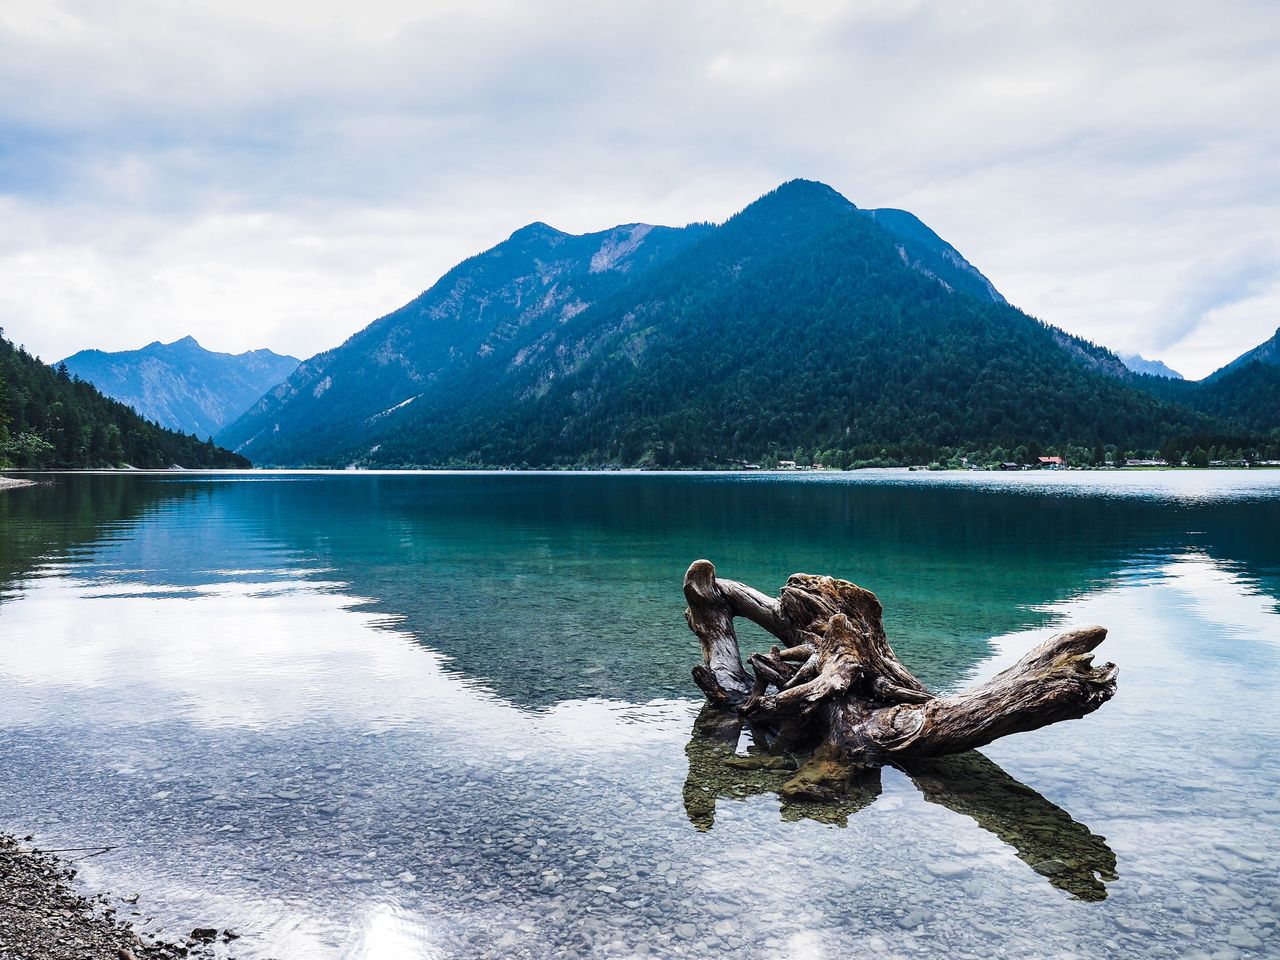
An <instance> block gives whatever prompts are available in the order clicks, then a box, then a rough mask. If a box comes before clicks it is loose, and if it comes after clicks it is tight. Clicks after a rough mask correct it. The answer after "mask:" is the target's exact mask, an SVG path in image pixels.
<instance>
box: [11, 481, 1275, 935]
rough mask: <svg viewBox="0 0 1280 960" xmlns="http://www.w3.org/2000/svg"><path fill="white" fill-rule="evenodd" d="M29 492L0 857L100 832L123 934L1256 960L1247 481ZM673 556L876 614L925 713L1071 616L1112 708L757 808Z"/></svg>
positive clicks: (1265, 609)
mask: <svg viewBox="0 0 1280 960" xmlns="http://www.w3.org/2000/svg"><path fill="white" fill-rule="evenodd" d="M45 479H51V480H53V483H52V484H49V485H42V486H38V487H31V488H25V489H20V490H12V491H7V492H5V493H3V494H0V724H2V728H0V729H2V730H3V736H2V737H0V829H11V830H14V831H16V832H18V833H20V834H25V833H32V834H34V835H35V836H36V838H37V842H39V843H40V844H41V845H43V846H46V847H59V848H61V847H92V846H94V845H103V846H108V847H110V849H109V850H106V852H103V853H101V854H99V855H96V856H87V857H85V853H84V852H82V853H79V854H70V855H71V856H73V857H75V856H80V857H85V858H84V859H83V860H81V861H79V863H78V865H79V866H80V867H81V869H82V873H81V877H82V880H83V881H84V882H85V883H86V885H87V886H88V887H89V888H90V889H92V890H110V891H111V892H112V893H113V894H115V895H117V896H126V895H132V894H138V896H139V899H138V901H137V905H136V906H132V905H130V904H128V903H123V902H118V907H119V909H120V911H121V913H122V915H124V916H128V915H129V914H130V913H131V912H133V911H136V912H137V913H138V916H136V917H134V919H136V920H137V921H139V923H141V924H143V925H144V926H145V928H146V929H165V930H167V931H169V932H170V933H172V934H182V933H186V932H187V931H189V930H190V929H191V928H192V927H195V926H213V925H216V926H218V927H224V926H226V927H233V928H235V929H236V930H237V931H238V932H239V933H240V934H242V939H241V940H239V941H237V942H236V944H235V951H234V952H235V954H236V955H237V956H241V957H268V956H270V957H277V958H280V960H292V958H329V957H367V958H377V960H400V958H418V957H468V958H469V957H488V956H492V957H536V958H542V957H550V956H565V957H571V956H581V957H590V956H605V957H633V956H651V957H665V956H689V957H716V956H734V957H761V958H810V957H812V958H821V957H828V956H837V955H843V956H886V957H891V956H948V957H991V956H1009V957H1039V956H1045V957H1058V956H1064V957H1065V956H1078V955H1084V956H1151V957H1157V956H1163V957H1189V956H1197V955H1201V956H1214V957H1219V958H1229V957H1236V956H1261V955H1264V954H1265V953H1267V952H1268V951H1274V950H1275V949H1276V946H1275V945H1276V943H1277V942H1280V936H1278V935H1277V931H1276V923H1277V918H1278V917H1280V870H1277V861H1278V858H1280V754H1278V752H1277V751H1276V749H1275V744H1276V738H1277V736H1280V698H1278V697H1277V689H1278V687H1277V681H1278V680H1280V603H1278V599H1277V598H1280V471H1190V470H1184V471H1163V472H1133V473H1123V472H1115V473H1104V472H1098V473H1063V474H1044V473H1036V474H1014V475H1005V474H990V473H984V474H960V473H936V474H927V473H907V472H902V471H898V472H879V471H876V472H859V473H848V474H825V473H823V474H817V473H815V474H803V475H781V476H780V475H768V474H742V475H716V474H627V473H623V474H538V473H527V474H526V473H522V474H511V473H507V474H448V473H429V474H363V473H361V474H356V473H347V474H341V473H339V474H322V473H321V474H315V473H244V474H225V473H217V474H195V473H176V472H175V473H163V474H120V473H114V474H98V475H53V476H50V477H46V478H45ZM699 557H707V558H708V559H711V560H712V561H714V562H715V564H716V566H717V569H718V571H719V573H720V574H721V575H722V576H726V577H732V578H734V579H738V580H743V581H745V582H747V583H750V584H752V585H753V586H756V587H758V588H760V589H762V590H764V591H765V592H767V593H770V594H776V592H777V590H778V588H779V587H780V586H781V585H782V583H783V581H784V580H785V579H786V577H787V576H788V575H789V574H791V573H793V572H797V571H804V572H812V573H830V574H832V575H836V576H840V577H844V578H846V579H850V580H853V581H854V582H856V583H859V584H861V585H862V586H865V587H868V588H869V589H871V590H874V591H875V592H876V593H877V594H878V595H879V597H880V599H881V601H882V602H883V604H884V607H885V622H886V628H887V630H888V633H889V637H890V640H891V642H892V643H893V644H894V647H895V649H896V651H897V653H898V655H899V656H900V658H901V659H902V660H903V662H904V663H906V664H907V665H908V666H910V667H911V668H913V669H914V670H915V672H916V673H917V674H918V675H919V676H920V677H921V679H923V680H924V681H925V682H926V683H928V684H930V685H931V686H932V687H933V688H935V689H937V690H942V691H948V690H953V689H957V688H959V687H962V686H964V685H966V684H967V683H969V682H971V681H972V680H974V679H976V678H979V677H982V676H986V675H989V674H990V673H992V672H994V671H995V670H997V669H999V668H1000V667H1001V666H1003V665H1007V664H1008V663H1011V662H1012V661H1013V660H1015V659H1017V657H1019V656H1020V655H1021V654H1022V653H1023V652H1025V651H1026V650H1027V649H1029V648H1030V647H1031V646H1032V645H1034V644H1035V643H1037V642H1039V641H1040V640H1042V639H1044V638H1045V637H1047V636H1049V635H1050V634H1052V633H1053V632H1056V631H1057V630H1060V629H1063V628H1065V627H1066V626H1068V625H1072V624H1088V623H1100V624H1103V625H1105V626H1107V627H1108V628H1109V630H1110V635H1109V637H1108V639H1107V640H1106V642H1105V643H1104V644H1103V645H1102V646H1101V647H1100V648H1099V650H1098V651H1097V654H1098V659H1099V661H1102V660H1111V661H1114V662H1115V663H1117V664H1118V665H1119V667H1120V677H1119V685H1118V692H1117V694H1116V696H1115V698H1114V700H1112V701H1111V702H1110V703H1107V704H1105V705H1104V706H1103V707H1102V709H1101V710H1099V711H1098V712H1097V713H1094V714H1091V715H1090V716H1088V717H1085V718H1084V719H1082V720H1079V721H1073V722H1069V723H1061V724H1057V725H1054V726H1051V727H1047V728H1044V729H1042V730H1039V731H1034V732H1031V733H1025V734H1019V735H1017V736H1014V737H1010V738H1006V739H1003V740H1000V741H998V742H997V743H995V744H993V745H992V746H990V747H987V748H985V749H984V750H983V751H982V755H972V754H971V755H968V756H966V757H962V758H959V759H958V760H956V761H954V762H952V764H951V767H950V768H949V769H948V770H945V771H943V772H942V773H941V774H939V775H938V776H936V777H928V776H923V775H917V776H915V777H914V778H913V777H910V776H908V775H907V774H905V773H903V772H901V771H898V770H896V769H893V768H887V769H885V770H884V771H882V773H881V775H880V778H879V781H878V783H876V784H875V785H874V787H872V788H869V790H868V793H867V795H866V796H865V797H863V798H862V799H861V800H860V801H858V802H856V803H855V802H852V801H850V802H844V803H839V804H814V803H807V804H806V803H800V802H791V803H785V804H784V803H782V802H781V801H780V800H779V798H778V796H777V795H776V793H775V792H773V791H774V790H776V787H777V786H778V785H780V783H781V782H782V780H783V779H785V777H784V776H780V775H778V774H774V773H769V772H766V771H735V770H733V769H732V768H729V767H727V766H725V764H724V763H723V760H724V759H725V758H726V757H728V756H730V755H731V754H732V753H733V752H734V751H735V749H736V750H738V751H741V750H743V749H744V748H745V739H746V738H745V735H743V738H742V739H741V740H737V738H735V737H730V738H729V739H727V740H726V739H725V738H724V737H717V736H714V735H711V734H708V732H707V728H708V725H707V724H706V723H705V722H703V723H700V722H699V714H700V708H701V697H700V695H699V693H698V691H697V690H696V688H695V687H694V686H693V684H692V681H691V680H690V677H689V668H690V667H692V666H693V665H694V664H696V663H697V662H699V656H698V646H697V642H696V640H695V639H694V638H693V636H692V635H691V634H690V633H689V631H688V630H687V628H686V626H685V624H684V621H683V616H682V613H683V609H684V599H683V596H682V594H681V580H682V577H683V574H684V571H685V569H686V567H687V566H688V565H689V563H690V561H692V560H694V559H697V558H699ZM740 632H741V634H742V636H743V638H744V641H745V642H746V643H747V644H748V645H755V646H758V647H764V646H766V645H767V640H766V638H765V637H764V635H763V634H762V633H761V632H760V631H758V630H756V629H755V628H753V627H752V628H750V629H748V628H747V627H742V629H741V631H740ZM735 740H737V742H735ZM89 852H91V851H89Z"/></svg>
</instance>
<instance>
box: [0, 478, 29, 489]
mask: <svg viewBox="0 0 1280 960" xmlns="http://www.w3.org/2000/svg"><path fill="white" fill-rule="evenodd" d="M32 486H35V481H34V480H15V479H13V477H0V490H16V489H18V487H32Z"/></svg>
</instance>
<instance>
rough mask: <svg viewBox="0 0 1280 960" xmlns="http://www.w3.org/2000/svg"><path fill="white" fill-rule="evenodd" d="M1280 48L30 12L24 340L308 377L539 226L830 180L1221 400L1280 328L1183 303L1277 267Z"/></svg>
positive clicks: (1031, 32)
mask: <svg viewBox="0 0 1280 960" xmlns="http://www.w3.org/2000/svg"><path fill="white" fill-rule="evenodd" d="M1278 41H1280V9H1277V8H1275V7H1274V5H1270V4H1267V3H1264V2H1231V3H1226V4H1221V5H1218V6H1216V7H1215V8H1213V9H1210V8H1209V7H1206V6H1204V5H1201V4H1189V3H1187V4H1178V3H1172V4H1170V3H1150V2H1148V3H1136V4H1114V3H1100V2H1097V3H1085V4H1071V5H1067V4H1062V5H1052V6H1051V5H1046V4H1032V5H1027V4H1014V3H1011V2H1007V3H959V4H947V5H924V4H914V3H890V2H864V3H852V4H845V3H813V4H802V5H794V4H784V3H756V4H748V5H743V4H741V3H736V2H734V3H731V2H727V0H726V2H719V0H717V2H708V3H701V4H696V5H690V4H684V3H676V2H665V0H658V2H654V3H646V4H626V3H607V2H606V3H582V2H573V3H570V2H563V0H559V2H557V0H551V2H548V3H543V4H517V3H501V2H487V3H486V2H469V3H461V2H457V3H453V2H451V3H442V2H433V3H431V4H430V5H423V4H420V3H378V2H372V3H362V4H359V5H356V6H352V5H350V4H340V3H329V2H324V3H308V4H298V3H271V2H264V0H255V2H248V0H236V2H232V3H229V2H226V0H220V2H218V3H208V4H204V5H198V4H183V5H173V4H164V3H151V2H139V0H123V2H120V3H115V4H110V5H102V4H92V3H87V2H83V0H50V2H47V3H42V4H31V3H28V2H23V0H13V2H9V0H0V217H2V218H3V221H2V222H3V226H4V229H3V230H0V324H3V325H4V326H6V327H7V328H8V330H9V332H10V334H11V335H12V336H13V337H15V338H16V339H18V340H23V341H25V342H26V343H27V344H28V345H29V346H30V347H32V348H33V349H35V350H37V351H39V352H40V353H41V354H42V355H44V356H46V357H48V358H53V357H56V356H60V355H63V354H65V353H69V352H72V351H73V350H75V349H79V348H81V347H84V346H102V347H108V348H120V347H126V346H137V345H139V344H141V343H144V342H147V341H149V340H152V339H156V338H160V339H173V338H176V337H179V336H182V335H185V334H187V333H193V334H194V335H196V337H197V338H198V339H200V340H201V341H202V342H206V343H207V345H209V346H212V347H216V348H221V349H237V350H238V349H246V348H249V347H254V346H262V345H266V346H271V347H273V348H275V349H279V350H285V351H290V352H294V353H299V354H304V355H305V354H309V353H312V352H314V351H316V350H319V349H322V348H325V347H328V346H331V345H333V344H335V343H337V342H340V341H341V340H342V339H344V338H345V337H346V336H347V335H349V334H350V333H352V332H354V331H355V330H356V329H358V328H359V327H361V326H363V325H364V324H365V323H367V322H368V321H370V320H372V319H373V318H374V317H376V316H377V315H378V314H380V313H382V312H385V311H386V310H388V309H392V308H394V307H395V306H398V305H399V304H400V303H402V302H404V301H405V300H407V299H409V298H410V297H411V296H413V295H414V294H416V293H417V292H419V291H420V290H421V289H423V288H425V287H426V286H428V285H430V283H431V282H433V281H434V279H435V278H436V277H438V276H439V275H440V274H441V273H442V272H443V271H444V270H446V269H448V267H450V266H452V264H453V263H455V262H457V261H458V260H460V259H462V258H463V257H465V256H467V255H469V254H471V253H474V252H476V251H477V250H479V249H482V248H483V247H485V246H487V245H489V244H491V243H493V242H496V241H497V240H499V239H501V238H502V237H504V236H506V235H507V234H508V233H510V231H511V230H513V229H514V228H516V227H518V226H520V225H521V224H523V223H526V222H528V221H531V220H535V219H540V220H546V221H548V222H551V223H553V224H555V225H557V226H559V227H561V228H563V229H569V230H588V229H598V228H602V227H605V226H610V225H612V224H615V223H620V222H627V221H633V220H646V221H651V222H667V223H682V222H687V221H689V220H694V219H719V218H722V217H724V216H726V215H728V214H730V213H732V212H733V211H734V210H736V209H738V208H739V207H741V206H743V205H744V204H745V203H747V202H748V201H750V200H751V199H753V198H754V197H755V196H757V195H759V194H760V193H762V192H764V191H765V190H768V189H770V188H771V187H773V186H775V185H776V184H777V183H778V182H780V181H782V180H785V179H789V178H791V177H794V176H809V177H815V178H818V179H822V180H825V181H827V182H828V183H830V184H832V185H833V186H834V187H836V188H837V189H839V190H840V191H841V192H843V193H845V194H846V195H847V196H848V197H849V198H850V199H851V200H853V201H854V202H855V203H858V204H860V205H863V206H899V207H905V208H907V209H910V210H913V211H914V212H916V213H917V214H919V215H920V216H921V217H922V218H923V219H924V220H925V221H926V222H928V223H929V224H930V225H931V226H933V227H934V228H935V229H936V230H937V231H938V232H939V233H941V234H942V235H943V236H944V237H946V238H947V239H948V240H950V241H951V242H952V243H954V244H955V245H956V246H957V247H958V248H959V249H960V250H961V251H962V252H964V253H965V255H966V256H968V257H969V258H970V259H971V260H973V261H974V262H975V263H976V264H978V266H979V267H981V268H982V269H983V271H984V272H986V273H987V274H988V275H989V276H991V277H992V279H993V280H994V281H995V283H996V285H997V286H998V287H1000V288H1001V290H1002V291H1003V292H1004V293H1005V294H1006V295H1007V296H1009V298H1010V299H1011V300H1013V301H1014V302H1015V303H1018V304H1019V305H1021V306H1023V307H1024V308H1026V309H1027V310H1029V311H1030V312H1032V313H1034V314H1035V315H1037V316H1040V317H1042V318H1043V319H1046V320H1049V321H1051V322H1054V323H1057V324H1059V325H1061V326H1064V327H1066V328H1067V329H1069V330H1073V331H1075V332H1078V333H1081V334H1083V335H1085V336H1088V337H1091V338H1092V339H1095V340H1098V341H1101V342H1103V343H1107V344H1109V345H1113V346H1116V347H1117V348H1122V349H1126V350H1138V351H1140V352H1145V353H1148V354H1151V353H1155V354H1156V355H1158V356H1161V357H1163V358H1164V359H1166V360H1168V361H1169V362H1170V363H1172V364H1173V365H1174V366H1175V367H1178V368H1179V369H1183V370H1184V372H1187V373H1189V374H1203V373H1206V372H1208V371H1209V370H1211V369H1213V368H1214V367H1216V366H1218V365H1220V364H1221V363H1222V362H1225V361H1227V360H1229V359H1231V358H1232V357H1233V356H1234V355H1236V354H1237V353H1239V352H1241V351H1242V350H1244V349H1246V348H1247V347H1249V346H1252V345H1253V344H1254V343H1256V342H1258V341H1259V340H1260V339H1262V337H1263V336H1266V335H1267V334H1268V333H1269V330H1268V329H1265V328H1266V326H1267V324H1268V323H1269V324H1270V325H1271V328H1274V326H1275V325H1276V324H1277V323H1280V317H1273V318H1272V319H1271V320H1269V321H1268V320H1266V319H1265V317H1264V316H1262V315H1261V314H1265V312H1266V309H1267V307H1266V306H1265V305H1266V304H1269V303H1273V302H1274V298H1270V295H1269V294H1268V293H1267V290H1268V289H1269V288H1267V286H1266V284H1265V283H1262V282H1261V281H1258V283H1255V284H1254V285H1253V286H1250V285H1249V284H1247V283H1245V284H1244V286H1243V287H1242V291H1243V294H1249V293H1250V292H1251V293H1252V295H1254V296H1255V300H1256V299H1257V298H1259V297H1260V298H1261V300H1260V301H1259V302H1254V301H1244V302H1242V304H1241V305H1238V306H1236V307H1232V308H1229V309H1228V308H1226V303H1227V300H1225V299H1223V300H1220V301H1216V306H1212V305H1211V306H1209V307H1207V308H1205V307H1204V306H1203V305H1201V306H1199V307H1198V306H1196V305H1195V304H1194V303H1192V302H1191V301H1190V299H1188V300H1187V301H1181V300H1179V299H1178V296H1179V291H1182V290H1188V291H1191V290H1192V289H1193V288H1195V286H1196V283H1197V282H1198V281H1197V280H1196V279H1195V278H1198V277H1204V276H1206V275H1207V273H1206V271H1208V270H1209V267H1207V266H1206V265H1208V264H1220V263H1225V264H1233V263H1234V264H1239V263H1243V262H1246V261H1249V262H1253V261H1256V260H1257V258H1258V256H1259V251H1262V250H1265V249H1268V247H1267V245H1268V244H1269V243H1270V237H1271V235H1272V234H1273V224H1274V223H1275V222H1277V215H1278V214H1280V184H1278V183H1277V181H1276V178H1275V177H1274V175H1273V169H1274V162H1275V157H1276V156H1277V155H1280V150H1278V149H1277V148H1280V128H1277V127H1276V125H1275V124H1274V123H1273V122H1272V120H1271V115H1272V113H1273V112H1274V104H1275V102H1276V101H1277V99H1278V98H1280V60H1278V59H1277V58H1276V57H1274V55H1273V51H1274V49H1275V48H1276V44H1277V42H1278ZM1218 278H1219V280H1220V281H1221V280H1230V279H1231V277H1230V276H1229V274H1228V273H1219V274H1218ZM1223 290H1224V294H1223V295H1224V296H1226V297H1227V299H1230V295H1231V294H1232V293H1233V291H1232V290H1231V289H1230V287H1229V286H1227V287H1225V288H1223ZM1242 291H1234V292H1235V293H1242ZM1243 294H1242V295H1243ZM1269 298H1270V299H1269ZM1236 299H1240V297H1237V298H1236ZM1249 303H1252V306H1248V305H1247V304H1249ZM1260 303H1261V304H1263V305H1264V306H1260V305H1259V304H1260ZM1246 315H1247V317H1248V320H1247V321H1246V320H1244V319H1242V317H1244V316H1246ZM1260 326H1261V327H1263V328H1264V329H1262V330H1259V327H1260ZM1210 327H1212V336H1208V334H1207V331H1208V330H1209V328H1210ZM1259 334H1261V335H1259ZM1197 344H1199V346H1197Z"/></svg>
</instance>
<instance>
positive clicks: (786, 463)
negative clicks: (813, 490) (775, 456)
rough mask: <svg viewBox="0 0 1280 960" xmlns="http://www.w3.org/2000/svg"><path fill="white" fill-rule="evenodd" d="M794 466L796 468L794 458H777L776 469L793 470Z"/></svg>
mask: <svg viewBox="0 0 1280 960" xmlns="http://www.w3.org/2000/svg"><path fill="white" fill-rule="evenodd" d="M795 468H796V462H795V461H794V460H779V461H778V469H779V470H794V469H795Z"/></svg>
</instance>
